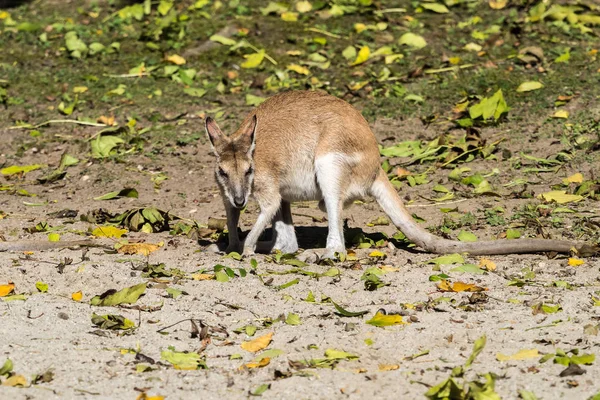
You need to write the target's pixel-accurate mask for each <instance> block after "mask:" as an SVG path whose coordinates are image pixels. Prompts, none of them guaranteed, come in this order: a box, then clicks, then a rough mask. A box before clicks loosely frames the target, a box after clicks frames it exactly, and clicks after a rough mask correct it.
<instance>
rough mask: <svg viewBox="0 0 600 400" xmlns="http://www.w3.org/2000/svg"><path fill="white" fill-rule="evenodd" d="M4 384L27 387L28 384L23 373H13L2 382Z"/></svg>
mask: <svg viewBox="0 0 600 400" xmlns="http://www.w3.org/2000/svg"><path fill="white" fill-rule="evenodd" d="M2 386H10V387H15V386H21V387H25V386H27V379H26V378H25V377H24V376H23V375H13V376H11V377H10V378H8V379H6V380H5V381H4V382H2Z"/></svg>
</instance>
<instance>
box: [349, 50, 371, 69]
mask: <svg viewBox="0 0 600 400" xmlns="http://www.w3.org/2000/svg"><path fill="white" fill-rule="evenodd" d="M370 54H371V50H370V49H369V46H363V47H361V48H360V50H359V51H358V54H357V55H356V60H354V62H353V63H351V64H350V65H359V64H362V63H364V62H365V61H367V60H368V59H369V55H370Z"/></svg>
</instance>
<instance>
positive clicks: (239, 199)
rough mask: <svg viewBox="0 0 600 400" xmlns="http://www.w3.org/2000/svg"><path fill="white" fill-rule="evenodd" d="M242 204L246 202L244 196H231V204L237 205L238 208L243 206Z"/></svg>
mask: <svg viewBox="0 0 600 400" xmlns="http://www.w3.org/2000/svg"><path fill="white" fill-rule="evenodd" d="M244 204H246V199H245V198H244V196H235V197H234V198H233V205H234V206H236V207H238V208H242V207H244Z"/></svg>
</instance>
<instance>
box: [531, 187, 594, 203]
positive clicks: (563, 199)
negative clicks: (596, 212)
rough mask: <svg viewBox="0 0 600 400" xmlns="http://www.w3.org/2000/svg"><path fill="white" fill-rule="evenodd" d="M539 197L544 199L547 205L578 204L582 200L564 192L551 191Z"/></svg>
mask: <svg viewBox="0 0 600 400" xmlns="http://www.w3.org/2000/svg"><path fill="white" fill-rule="evenodd" d="M539 197H541V198H542V199H544V200H545V201H546V202H548V203H552V202H554V203H558V204H566V203H571V202H578V201H581V200H583V196H580V195H578V194H567V192H565V191H564V190H553V191H550V192H546V193H542V194H541V195H540V196H539Z"/></svg>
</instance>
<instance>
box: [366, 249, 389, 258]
mask: <svg viewBox="0 0 600 400" xmlns="http://www.w3.org/2000/svg"><path fill="white" fill-rule="evenodd" d="M369 257H373V258H385V257H387V255H386V254H385V253H384V252H382V251H379V250H373V251H372V252H371V253H369Z"/></svg>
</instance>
